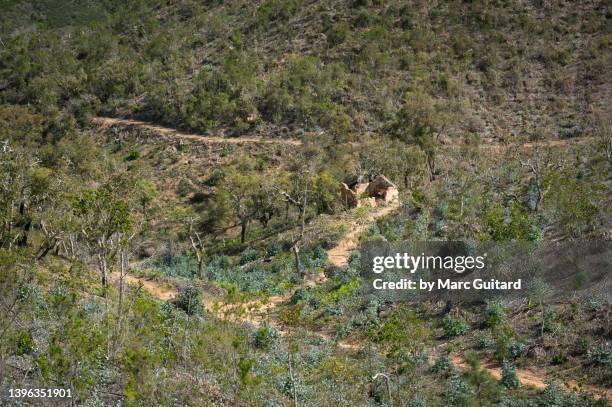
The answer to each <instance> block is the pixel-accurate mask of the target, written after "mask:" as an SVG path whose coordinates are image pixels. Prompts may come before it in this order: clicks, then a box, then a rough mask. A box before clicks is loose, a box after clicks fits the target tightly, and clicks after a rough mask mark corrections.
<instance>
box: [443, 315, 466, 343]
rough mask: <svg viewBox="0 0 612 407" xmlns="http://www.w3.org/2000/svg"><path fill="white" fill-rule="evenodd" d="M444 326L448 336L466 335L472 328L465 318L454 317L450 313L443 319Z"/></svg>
mask: <svg viewBox="0 0 612 407" xmlns="http://www.w3.org/2000/svg"><path fill="white" fill-rule="evenodd" d="M442 327H443V328H444V333H445V335H446V336H447V337H448V338H453V337H455V336H460V335H464V334H465V333H466V332H467V331H468V330H469V329H470V326H469V324H468V323H467V321H466V320H465V319H464V318H462V317H453V316H452V315H450V314H448V315H446V316H445V317H444V319H442Z"/></svg>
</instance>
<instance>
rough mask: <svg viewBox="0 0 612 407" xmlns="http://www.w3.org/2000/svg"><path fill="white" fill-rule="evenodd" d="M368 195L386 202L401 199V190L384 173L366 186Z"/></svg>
mask: <svg viewBox="0 0 612 407" xmlns="http://www.w3.org/2000/svg"><path fill="white" fill-rule="evenodd" d="M366 193H367V194H368V196H370V197H373V198H376V199H380V200H382V201H383V202H385V203H389V202H392V201H394V200H396V199H399V191H398V189H397V187H396V186H395V184H393V183H392V182H391V181H389V180H388V179H387V177H385V176H384V175H379V176H378V177H376V178H374V180H372V182H370V184H369V185H368V187H367V188H366Z"/></svg>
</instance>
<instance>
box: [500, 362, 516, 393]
mask: <svg viewBox="0 0 612 407" xmlns="http://www.w3.org/2000/svg"><path fill="white" fill-rule="evenodd" d="M499 382H500V383H501V385H502V386H504V387H506V388H507V389H516V388H518V387H519V386H520V385H521V382H520V381H519V379H518V376H517V375H516V368H515V367H514V366H513V365H511V364H510V363H508V362H504V364H503V366H502V377H501V379H500V381H499Z"/></svg>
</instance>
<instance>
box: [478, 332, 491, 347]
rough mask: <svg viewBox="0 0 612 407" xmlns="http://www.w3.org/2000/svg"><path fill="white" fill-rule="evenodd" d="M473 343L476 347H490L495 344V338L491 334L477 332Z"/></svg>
mask: <svg viewBox="0 0 612 407" xmlns="http://www.w3.org/2000/svg"><path fill="white" fill-rule="evenodd" d="M475 345H476V348H478V349H491V348H493V347H494V346H495V339H493V338H492V337H491V335H488V334H485V333H479V334H478V335H477V336H476V339H475Z"/></svg>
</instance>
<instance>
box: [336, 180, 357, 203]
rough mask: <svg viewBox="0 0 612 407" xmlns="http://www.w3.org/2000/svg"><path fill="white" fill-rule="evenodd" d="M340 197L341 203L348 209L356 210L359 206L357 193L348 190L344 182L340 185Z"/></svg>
mask: <svg viewBox="0 0 612 407" xmlns="http://www.w3.org/2000/svg"><path fill="white" fill-rule="evenodd" d="M340 196H341V197H342V202H343V203H344V205H346V206H347V207H348V208H358V207H359V206H361V205H360V202H359V198H358V195H357V193H356V192H355V191H353V190H352V189H350V188H349V187H348V185H346V184H345V183H344V182H343V183H342V184H341V185H340Z"/></svg>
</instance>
